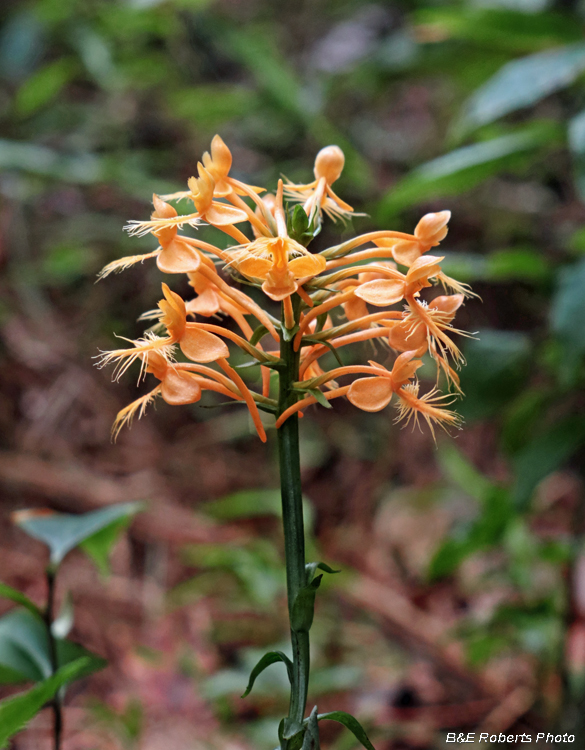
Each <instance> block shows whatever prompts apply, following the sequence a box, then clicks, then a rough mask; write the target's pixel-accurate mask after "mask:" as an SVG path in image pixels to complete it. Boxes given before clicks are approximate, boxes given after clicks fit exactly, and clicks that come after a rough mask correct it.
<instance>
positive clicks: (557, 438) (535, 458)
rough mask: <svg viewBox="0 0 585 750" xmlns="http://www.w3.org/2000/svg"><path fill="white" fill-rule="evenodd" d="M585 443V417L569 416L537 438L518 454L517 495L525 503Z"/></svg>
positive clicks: (515, 488) (516, 458)
mask: <svg viewBox="0 0 585 750" xmlns="http://www.w3.org/2000/svg"><path fill="white" fill-rule="evenodd" d="M583 443H585V418H583V417H577V416H572V417H567V418H566V419H564V420H563V421H562V422H559V423H558V424H556V425H554V426H553V427H552V428H551V429H550V430H549V431H548V432H545V433H544V434H542V435H538V436H537V437H535V438H533V439H532V440H531V441H530V442H529V443H527V445H526V446H525V447H524V448H523V449H522V450H521V451H519V452H518V453H517V454H516V457H515V459H514V470H515V474H516V482H515V484H514V497H515V499H516V502H517V503H518V505H519V506H520V507H525V506H526V505H527V504H528V503H529V501H530V498H531V496H532V493H533V491H534V490H535V488H536V486H537V485H538V484H539V482H541V481H542V480H543V479H544V478H545V477H547V476H548V475H549V474H551V473H552V472H553V471H556V470H557V469H559V468H560V467H561V466H562V465H563V464H564V462H565V461H567V460H568V459H569V458H570V457H571V456H572V455H573V453H575V451H576V450H577V449H578V448H579V447H580V446H581V445H583Z"/></svg>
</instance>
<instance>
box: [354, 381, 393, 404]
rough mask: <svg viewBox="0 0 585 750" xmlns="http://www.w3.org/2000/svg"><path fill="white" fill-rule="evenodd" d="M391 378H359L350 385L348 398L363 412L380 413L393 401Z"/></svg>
mask: <svg viewBox="0 0 585 750" xmlns="http://www.w3.org/2000/svg"><path fill="white" fill-rule="evenodd" d="M392 393H393V390H392V382H391V381H390V378H386V377H379V378H378V377H374V378H358V379H357V380H354V381H353V383H352V384H351V385H350V387H349V390H348V392H347V398H348V399H349V401H351V403H352V404H353V405H354V406H357V408H358V409H362V410H363V411H380V410H381V409H383V408H384V407H385V406H388V404H389V403H390V401H391V400H392Z"/></svg>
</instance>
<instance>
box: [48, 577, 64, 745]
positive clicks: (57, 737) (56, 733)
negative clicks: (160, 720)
mask: <svg viewBox="0 0 585 750" xmlns="http://www.w3.org/2000/svg"><path fill="white" fill-rule="evenodd" d="M54 619H55V571H54V570H53V568H52V567H49V568H47V607H46V609H45V626H46V628H47V638H48V639H49V658H50V660H51V674H55V673H56V672H57V670H58V669H59V659H58V656H57V641H56V639H55V636H54V635H53V620H54ZM51 706H52V708H53V717H54V718H53V739H54V742H53V747H54V750H61V735H62V732H63V710H62V706H61V698H60V696H59V691H57V693H56V694H55V697H54V698H53V700H52V701H51Z"/></svg>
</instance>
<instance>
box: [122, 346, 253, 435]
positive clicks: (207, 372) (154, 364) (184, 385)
mask: <svg viewBox="0 0 585 750" xmlns="http://www.w3.org/2000/svg"><path fill="white" fill-rule="evenodd" d="M140 356H141V358H142V359H143V361H144V363H145V370H146V372H148V373H152V374H153V375H154V376H155V378H157V379H158V380H159V381H160V383H159V385H157V386H156V388H154V389H153V390H152V391H150V392H149V393H147V394H146V395H144V396H141V397H140V398H138V399H136V401H133V402H132V403H131V404H129V405H128V406H125V407H124V408H123V409H122V410H121V411H120V412H119V413H118V415H117V417H116V420H115V422H114V424H113V427H112V436H113V437H114V439H116V438H117V437H118V435H119V434H120V430H121V429H122V428H123V427H124V425H130V424H131V422H132V420H133V418H134V416H135V415H136V413H138V417H139V418H141V417H142V416H143V415H144V413H145V411H146V407H147V406H148V404H149V403H151V402H152V401H153V400H154V399H155V398H156V397H157V396H159V395H160V396H162V398H163V399H164V401H166V402H167V404H170V405H171V406H179V405H185V404H194V403H196V402H197V401H199V400H200V398H201V393H202V391H204V390H208V391H216V392H217V393H221V394H223V395H224V396H228V397H229V398H233V399H235V400H237V401H245V402H246V404H247V406H248V408H249V409H250V412H251V415H252V418H253V420H254V423H255V426H256V429H257V431H258V434H259V436H260V439H261V440H262V441H266V433H265V431H264V428H263V426H262V422H261V421H260V416H259V414H258V409H257V407H256V404H255V403H254V400H253V397H252V395H251V393H250V391H249V390H248V389H247V388H246V386H245V385H244V383H243V381H242V379H241V378H240V376H239V375H238V374H237V373H236V372H235V371H234V370H232V368H231V367H229V365H228V364H227V363H226V362H225V361H220V365H221V366H222V369H224V370H225V372H226V373H227V375H228V376H229V377H226V376H225V375H223V374H222V373H219V372H216V371H215V370H212V369H210V368H209V367H205V366H202V365H191V364H185V363H173V364H170V363H169V362H168V361H167V360H166V359H165V357H164V356H162V355H161V354H160V353H159V352H151V353H150V354H149V355H148V356H147V355H146V354H144V353H143V354H141V355H140ZM202 375H203V376H204V377H202Z"/></svg>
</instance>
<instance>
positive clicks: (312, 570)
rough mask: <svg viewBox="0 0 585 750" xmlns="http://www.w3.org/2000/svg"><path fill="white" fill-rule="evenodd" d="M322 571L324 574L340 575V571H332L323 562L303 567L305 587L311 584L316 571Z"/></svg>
mask: <svg viewBox="0 0 585 750" xmlns="http://www.w3.org/2000/svg"><path fill="white" fill-rule="evenodd" d="M317 569H319V570H323V571H325V573H331V574H333V573H341V571H340V570H333V568H331V567H330V566H329V565H327V563H324V562H312V563H307V564H306V565H305V572H306V575H307V585H308V584H310V583H311V581H312V580H313V577H314V575H315V572H316V570H317Z"/></svg>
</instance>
